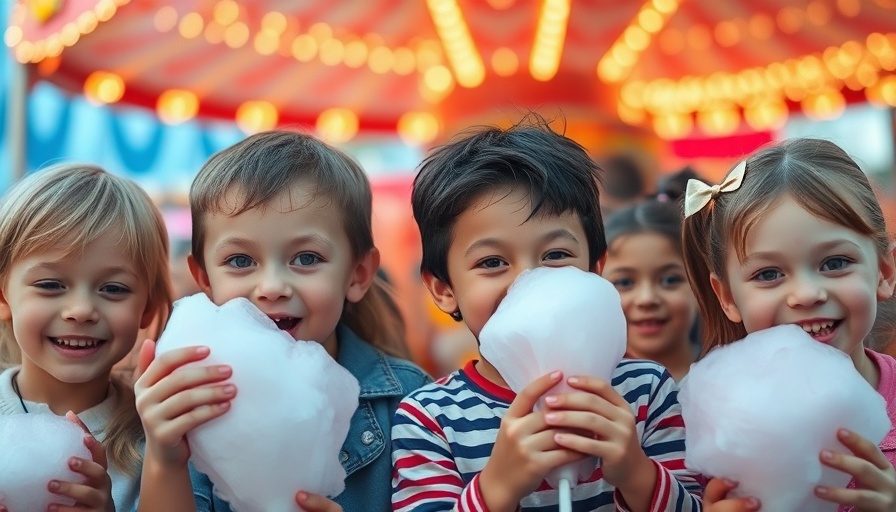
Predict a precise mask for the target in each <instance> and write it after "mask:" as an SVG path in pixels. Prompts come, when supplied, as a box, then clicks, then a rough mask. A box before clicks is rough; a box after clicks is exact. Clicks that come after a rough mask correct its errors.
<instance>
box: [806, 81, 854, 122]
mask: <svg viewBox="0 0 896 512" xmlns="http://www.w3.org/2000/svg"><path fill="white" fill-rule="evenodd" d="M802 107H803V112H805V113H806V117H809V118H812V119H834V118H836V117H839V116H840V114H842V113H843V110H844V109H845V108H846V100H845V99H844V98H843V95H842V94H841V93H840V91H837V90H835V89H830V88H828V89H825V90H823V91H821V92H819V93H815V94H811V95H808V96H807V97H806V98H805V99H804V100H803V101H802Z"/></svg>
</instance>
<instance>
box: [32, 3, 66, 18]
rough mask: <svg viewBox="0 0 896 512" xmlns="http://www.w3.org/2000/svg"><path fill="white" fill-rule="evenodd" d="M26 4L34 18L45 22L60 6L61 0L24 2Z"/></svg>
mask: <svg viewBox="0 0 896 512" xmlns="http://www.w3.org/2000/svg"><path fill="white" fill-rule="evenodd" d="M26 4H27V5H28V7H29V9H30V10H31V15H32V16H33V17H34V19H36V20H37V21H39V22H41V23H46V22H47V21H48V20H49V19H50V18H52V17H53V16H55V15H56V13H58V12H59V9H60V8H61V7H62V5H61V4H62V2H61V1H60V0H37V1H31V2H26Z"/></svg>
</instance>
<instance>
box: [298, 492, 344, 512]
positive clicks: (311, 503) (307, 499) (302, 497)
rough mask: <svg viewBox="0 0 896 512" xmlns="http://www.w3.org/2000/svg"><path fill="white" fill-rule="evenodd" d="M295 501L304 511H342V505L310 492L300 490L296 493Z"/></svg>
mask: <svg viewBox="0 0 896 512" xmlns="http://www.w3.org/2000/svg"><path fill="white" fill-rule="evenodd" d="M296 503H298V504H299V506H300V507H302V509H303V510H305V512H342V507H340V506H339V505H338V504H337V503H336V502H335V501H332V500H330V499H327V498H326V497H324V496H320V495H318V494H311V493H310V492H304V491H302V492H299V493H298V494H296Z"/></svg>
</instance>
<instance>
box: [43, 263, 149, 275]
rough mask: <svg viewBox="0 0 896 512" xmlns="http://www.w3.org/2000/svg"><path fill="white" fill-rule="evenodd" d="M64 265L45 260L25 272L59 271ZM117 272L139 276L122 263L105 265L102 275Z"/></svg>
mask: <svg viewBox="0 0 896 512" xmlns="http://www.w3.org/2000/svg"><path fill="white" fill-rule="evenodd" d="M64 267H65V265H63V264H62V263H59V262H55V261H45V262H43V263H38V264H37V265H34V266H32V267H28V269H26V270H25V273H26V274H27V273H30V272H36V271H40V270H49V271H50V272H60V271H61V270H62V269H63V268H64ZM119 273H120V274H130V275H131V276H133V277H136V278H140V276H139V275H138V274H137V273H136V272H134V271H133V270H132V269H130V268H128V267H125V266H122V265H113V266H111V267H106V268H104V269H103V274H104V275H111V274H119Z"/></svg>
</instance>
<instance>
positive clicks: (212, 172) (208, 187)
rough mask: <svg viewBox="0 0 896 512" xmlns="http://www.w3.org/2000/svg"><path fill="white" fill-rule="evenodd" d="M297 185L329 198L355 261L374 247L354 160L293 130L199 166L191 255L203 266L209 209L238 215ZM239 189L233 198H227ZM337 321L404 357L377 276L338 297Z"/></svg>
mask: <svg viewBox="0 0 896 512" xmlns="http://www.w3.org/2000/svg"><path fill="white" fill-rule="evenodd" d="M297 185H307V186H311V187H313V191H312V193H313V194H314V195H315V196H317V197H324V198H326V199H329V200H330V201H333V202H334V203H335V205H336V206H337V207H338V209H339V211H341V212H342V221H343V224H344V226H345V230H346V233H347V234H348V239H349V243H350V244H351V250H352V257H353V259H354V261H358V260H359V259H360V258H362V257H364V256H365V255H366V254H368V253H369V252H370V251H371V250H373V249H374V248H375V246H374V244H373V230H372V228H371V223H370V220H371V219H370V217H371V207H372V194H371V190H370V182H369V181H368V179H367V175H366V174H365V173H364V170H363V169H361V166H360V165H358V163H357V162H355V161H354V160H353V159H352V158H351V157H349V156H348V155H346V154H345V153H343V152H342V151H339V150H338V149H336V148H334V147H332V146H329V145H327V144H325V143H324V142H322V141H320V140H318V139H316V138H314V137H312V136H310V135H305V134H302V133H298V132H293V131H269V132H262V133H258V134H255V135H252V136H251V137H248V138H246V139H245V140H243V141H241V142H238V143H237V144H234V145H233V146H231V147H229V148H226V149H224V150H222V151H219V152H218V153H216V154H214V155H212V157H211V158H209V160H208V161H207V162H206V163H205V165H203V166H202V168H201V169H200V170H199V173H198V174H197V175H196V178H195V179H194V180H193V185H192V186H191V187H190V211H191V214H192V219H193V241H192V244H193V247H192V251H193V258H195V260H196V262H197V264H198V265H199V266H200V267H201V268H203V269H205V259H204V254H203V252H202V251H203V246H204V244H205V237H206V229H205V218H206V216H207V215H210V214H225V215H229V216H234V215H239V214H241V213H243V212H246V211H248V210H252V209H254V208H258V207H262V206H264V205H265V204H266V203H268V202H269V201H271V200H272V199H273V198H274V197H276V196H277V195H278V194H280V193H281V192H283V191H284V190H289V188H290V187H294V186H297ZM233 191H238V192H239V197H240V199H239V201H240V202H239V203H238V204H233V203H232V202H228V201H227V199H228V198H227V194H228V193H229V192H233ZM341 321H343V322H345V324H346V325H348V326H349V327H350V328H351V329H352V330H353V331H354V332H356V333H357V334H358V335H359V336H360V338H361V339H363V340H365V341H367V342H368V343H370V344H371V345H373V346H374V347H376V348H378V349H380V350H382V351H383V352H385V353H387V354H390V355H394V356H398V357H404V358H407V357H408V350H407V345H406V344H405V333H404V322H403V320H402V319H401V314H400V312H399V309H398V307H397V306H396V304H395V301H394V299H393V294H392V292H391V289H390V288H389V286H388V284H387V283H386V282H385V280H383V279H382V278H380V277H379V276H377V277H376V278H375V279H374V281H373V284H372V285H371V287H370V289H369V290H368V291H367V293H366V294H365V295H364V298H363V299H361V300H360V301H358V302H357V303H346V304H345V309H344V310H343V312H342V318H341Z"/></svg>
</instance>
